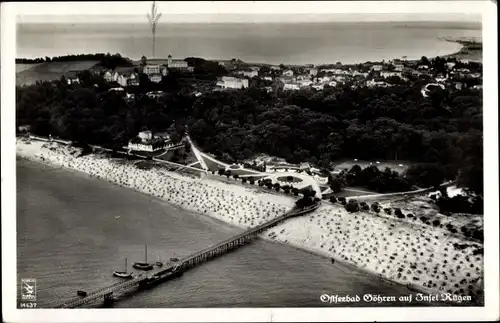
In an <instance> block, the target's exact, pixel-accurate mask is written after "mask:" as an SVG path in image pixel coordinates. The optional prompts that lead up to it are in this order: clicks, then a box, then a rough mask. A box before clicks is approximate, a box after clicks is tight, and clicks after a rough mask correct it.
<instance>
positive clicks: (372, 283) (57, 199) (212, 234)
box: [17, 158, 445, 308]
mask: <svg viewBox="0 0 500 323" xmlns="http://www.w3.org/2000/svg"><path fill="white" fill-rule="evenodd" d="M239 232H242V229H240V228H237V227H234V226H231V225H229V224H226V223H223V222H220V221H218V220H215V219H213V218H210V217H208V216H206V215H200V214H196V213H192V212H187V211H185V210H182V209H180V208H178V207H176V206H173V205H170V204H168V203H166V202H164V201H162V200H160V199H157V198H154V197H151V196H148V195H145V194H142V193H139V192H137V191H135V190H133V189H130V188H124V187H121V186H117V185H114V184H111V183H109V182H106V181H103V180H99V179H96V178H93V177H90V176H89V175H87V174H84V173H80V172H76V171H72V170H68V169H63V168H55V167H51V166H47V165H44V164H41V163H38V162H33V161H27V160H25V159H19V158H18V159H17V276H18V279H17V280H18V282H17V285H18V306H20V305H19V304H20V294H21V290H22V289H21V280H22V279H25V278H31V279H36V289H37V290H36V302H37V307H38V308H51V307H54V306H56V305H58V304H60V303H61V301H65V300H68V299H72V298H75V297H77V296H76V292H77V291H78V290H83V291H87V292H91V291H94V290H97V289H100V288H102V287H105V286H109V285H111V284H114V283H116V282H119V281H120V278H115V277H113V276H112V272H113V271H114V270H124V266H125V258H127V260H128V270H129V271H131V270H132V268H131V267H130V265H131V264H132V262H134V261H143V260H145V257H146V255H145V246H146V245H147V247H148V249H147V250H148V253H147V260H148V261H152V262H154V261H156V260H158V259H160V260H162V261H166V260H169V259H170V258H172V257H177V258H181V257H183V256H186V255H189V254H191V253H193V252H195V251H198V250H200V249H202V248H205V247H207V246H208V245H211V244H215V243H217V242H219V241H222V240H224V239H226V238H228V237H230V236H232V235H235V234H237V233H239ZM410 293H412V294H413V295H414V293H413V292H411V291H410V290H408V289H407V288H406V287H405V286H402V285H398V284H395V283H392V282H389V281H387V280H383V279H381V278H380V277H377V276H374V275H371V274H367V273H365V272H362V271H360V270H357V269H356V268H355V267H352V266H350V265H348V264H343V263H341V262H338V261H337V262H335V263H334V264H332V263H331V261H330V259H327V258H324V257H320V256H318V255H315V254H312V253H309V252H306V251H303V250H300V249H296V248H294V247H291V246H288V245H285V244H278V243H275V242H272V241H267V240H262V239H257V240H255V241H254V242H252V243H251V244H248V245H245V246H243V247H241V248H239V249H237V250H235V251H233V252H230V253H228V254H226V255H224V256H222V257H219V258H216V259H214V260H211V261H209V262H207V263H204V264H201V265H199V266H198V267H195V268H193V269H190V270H188V271H187V272H185V273H184V275H183V276H182V277H180V278H177V279H174V280H171V281H169V282H166V283H163V284H161V285H159V286H157V287H155V288H154V289H151V290H147V291H140V292H137V293H130V294H128V295H125V296H122V297H119V298H118V301H117V302H115V303H114V304H113V305H111V306H112V307H117V308H199V307H321V306H346V305H347V306H433V305H434V306H437V305H439V306H443V305H445V304H433V303H427V302H413V303H406V302H400V301H399V300H398V301H396V302H382V303H367V302H363V301H360V302H354V303H348V304H343V303H339V304H335V303H328V302H326V303H325V302H322V301H321V299H320V297H321V295H323V294H327V295H339V296H346V295H350V296H356V295H358V296H359V297H360V298H362V297H363V296H364V295H367V294H371V295H382V296H396V297H399V296H402V295H409V294H410ZM413 299H415V298H413ZM102 306H103V304H102V302H97V303H95V304H93V305H89V307H102Z"/></svg>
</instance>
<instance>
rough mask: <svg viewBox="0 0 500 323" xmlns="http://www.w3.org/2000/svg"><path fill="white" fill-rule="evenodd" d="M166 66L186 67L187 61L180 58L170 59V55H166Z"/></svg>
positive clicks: (173, 67) (174, 67)
mask: <svg viewBox="0 0 500 323" xmlns="http://www.w3.org/2000/svg"><path fill="white" fill-rule="evenodd" d="M167 66H168V68H171V69H187V68H188V63H187V62H186V61H184V60H180V59H172V55H168V65H167Z"/></svg>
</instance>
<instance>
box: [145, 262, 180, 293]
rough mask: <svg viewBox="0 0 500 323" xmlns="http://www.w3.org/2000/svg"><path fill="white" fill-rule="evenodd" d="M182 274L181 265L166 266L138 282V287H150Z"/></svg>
mask: <svg viewBox="0 0 500 323" xmlns="http://www.w3.org/2000/svg"><path fill="white" fill-rule="evenodd" d="M183 274H184V270H183V269H182V267H181V266H174V267H168V268H166V269H164V270H162V271H160V272H157V273H155V274H153V275H152V276H149V277H147V278H146V279H144V280H141V281H140V282H139V288H144V289H147V288H151V287H154V286H156V285H158V284H160V283H163V282H166V281H169V280H171V279H174V278H177V277H180V276H182V275H183Z"/></svg>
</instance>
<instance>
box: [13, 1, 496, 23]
mask: <svg viewBox="0 0 500 323" xmlns="http://www.w3.org/2000/svg"><path fill="white" fill-rule="evenodd" d="M483 2H489V1H349V2H343V1H287V2H279V1H265V2H264V1H262V2H261V1H240V2H238V1H217V2H216V1H210V2H209V1H206V2H180V1H179V2H163V1H158V2H157V5H158V7H159V9H158V12H162V14H163V17H162V18H161V20H160V23H166V22H170V23H203V22H219V23H221V22H222V23H234V22H243V23H245V22H259V23H263V22H280V23H282V22H329V21H457V22H480V21H481V12H483V10H484V7H483V6H482V3H483ZM4 4H5V3H4ZM7 4H8V5H12V6H13V7H15V10H16V13H17V21H18V22H20V23H45V22H49V23H57V22H61V23H106V22H107V23H127V22H130V23H140V22H145V21H146V17H145V15H146V13H147V12H149V11H150V10H151V4H152V1H150V2H85V3H81V2H30V3H23V2H17V3H12V2H11V3H7ZM103 13H105V14H103Z"/></svg>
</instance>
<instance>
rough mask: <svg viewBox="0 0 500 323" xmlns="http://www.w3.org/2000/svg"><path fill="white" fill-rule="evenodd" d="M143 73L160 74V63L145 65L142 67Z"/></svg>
mask: <svg viewBox="0 0 500 323" xmlns="http://www.w3.org/2000/svg"><path fill="white" fill-rule="evenodd" d="M143 73H144V74H147V75H151V74H160V73H161V71H160V65H146V66H144V68H143Z"/></svg>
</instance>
